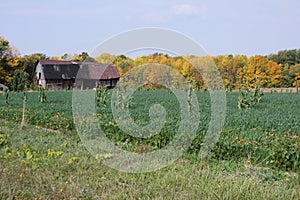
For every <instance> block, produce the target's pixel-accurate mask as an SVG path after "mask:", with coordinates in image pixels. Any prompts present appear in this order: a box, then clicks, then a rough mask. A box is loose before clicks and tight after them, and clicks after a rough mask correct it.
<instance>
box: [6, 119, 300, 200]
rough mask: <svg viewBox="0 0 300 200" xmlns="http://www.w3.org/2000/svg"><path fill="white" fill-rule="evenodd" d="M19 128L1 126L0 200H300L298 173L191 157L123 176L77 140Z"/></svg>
mask: <svg viewBox="0 0 300 200" xmlns="http://www.w3.org/2000/svg"><path fill="white" fill-rule="evenodd" d="M3 123H4V124H3ZM18 126H19V124H15V123H12V122H6V121H2V126H1V129H0V132H1V134H2V135H3V134H6V135H9V137H8V141H7V143H6V144H5V145H3V146H2V148H1V149H0V152H1V154H0V155H1V157H0V160H1V164H0V177H1V178H0V199H153V198H155V199H174V198H176V199H299V197H300V190H299V183H298V182H297V181H299V180H297V175H296V174H295V173H288V172H285V173H283V172H282V173H281V174H278V172H276V171H272V170H268V172H264V169H259V168H252V169H251V167H250V168H249V166H247V164H245V163H244V162H239V163H234V162H230V161H221V162H219V161H218V162H217V161H215V160H205V161H203V162H192V161H191V160H189V159H187V158H181V159H179V160H178V161H176V162H174V163H173V164H172V165H171V166H168V167H166V168H164V169H161V170H158V171H155V172H152V173H143V174H128V173H122V172H118V171H116V170H113V169H110V168H108V167H106V166H104V165H102V164H101V161H99V160H96V159H95V158H94V157H92V156H91V155H90V154H89V153H88V152H87V151H86V150H85V148H84V146H83V144H82V143H81V141H80V139H79V138H78V137H77V136H70V135H68V134H63V133H60V132H51V131H44V130H42V129H41V130H36V127H34V126H27V128H26V130H25V131H20V130H19V128H18ZM263 175H264V176H263ZM266 177H267V178H269V179H266ZM274 177H275V178H274Z"/></svg>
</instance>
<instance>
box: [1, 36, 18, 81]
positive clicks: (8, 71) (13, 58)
mask: <svg viewBox="0 0 300 200" xmlns="http://www.w3.org/2000/svg"><path fill="white" fill-rule="evenodd" d="M19 61H20V56H19V52H18V50H17V49H16V48H14V47H13V46H11V45H10V44H9V42H8V41H7V40H6V39H5V38H3V37H1V36H0V75H1V76H0V83H4V84H6V85H9V84H10V82H11V80H12V74H13V71H14V70H15V69H17V68H18V66H19Z"/></svg>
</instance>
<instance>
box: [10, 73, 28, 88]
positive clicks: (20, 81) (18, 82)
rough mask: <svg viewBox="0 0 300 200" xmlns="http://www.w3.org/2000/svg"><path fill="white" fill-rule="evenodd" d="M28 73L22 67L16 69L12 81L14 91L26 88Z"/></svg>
mask: <svg viewBox="0 0 300 200" xmlns="http://www.w3.org/2000/svg"><path fill="white" fill-rule="evenodd" d="M27 77H28V74H27V73H26V72H24V71H22V70H20V69H17V70H15V71H14V75H13V78H12V82H11V88H12V90H13V91H16V92H20V91H24V90H25V89H26V80H27Z"/></svg>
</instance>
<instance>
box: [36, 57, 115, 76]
mask: <svg viewBox="0 0 300 200" xmlns="http://www.w3.org/2000/svg"><path fill="white" fill-rule="evenodd" d="M40 64H41V65H42V68H43V70H44V75H45V78H46V79H71V78H72V79H75V78H80V79H94V80H106V79H117V78H120V74H119V72H118V70H117V68H116V67H115V66H113V65H109V64H99V63H94V62H73V61H60V60H40ZM77 73H78V74H77ZM76 76H77V77H76Z"/></svg>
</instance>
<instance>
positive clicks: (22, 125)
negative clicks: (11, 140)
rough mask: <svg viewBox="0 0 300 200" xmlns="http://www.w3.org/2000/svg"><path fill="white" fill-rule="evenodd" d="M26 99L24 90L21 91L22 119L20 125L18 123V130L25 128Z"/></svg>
mask: <svg viewBox="0 0 300 200" xmlns="http://www.w3.org/2000/svg"><path fill="white" fill-rule="evenodd" d="M26 101H27V96H26V92H23V109H22V121H21V125H20V130H24V128H25V110H26Z"/></svg>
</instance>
